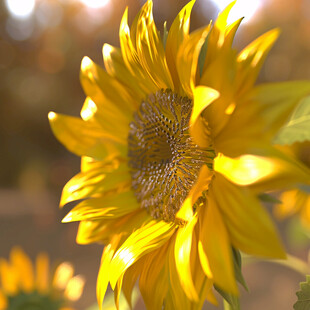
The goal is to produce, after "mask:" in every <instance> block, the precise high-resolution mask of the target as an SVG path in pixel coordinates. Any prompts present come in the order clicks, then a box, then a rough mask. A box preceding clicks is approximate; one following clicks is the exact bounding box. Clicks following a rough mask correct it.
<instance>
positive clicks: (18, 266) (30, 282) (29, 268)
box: [10, 247, 34, 292]
mask: <svg viewBox="0 0 310 310" xmlns="http://www.w3.org/2000/svg"><path fill="white" fill-rule="evenodd" d="M10 260H11V263H12V267H13V268H14V269H15V270H18V278H19V280H18V282H19V285H20V288H21V289H22V290H23V291H24V292H31V291H32V290H33V289H34V272H33V265H32V262H31V260H30V258H29V257H28V256H27V255H26V254H25V253H24V251H23V250H22V249H21V248H19V247H14V248H13V249H12V250H11V253H10Z"/></svg>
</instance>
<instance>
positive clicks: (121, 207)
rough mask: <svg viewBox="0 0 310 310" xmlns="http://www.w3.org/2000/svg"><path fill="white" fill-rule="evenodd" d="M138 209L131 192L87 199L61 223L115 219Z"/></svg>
mask: <svg viewBox="0 0 310 310" xmlns="http://www.w3.org/2000/svg"><path fill="white" fill-rule="evenodd" d="M138 208H139V204H138V202H137V198H136V197H135V195H134V194H133V192H132V191H125V192H121V193H118V194H116V195H112V196H111V195H109V196H107V197H101V198H93V199H87V200H84V201H82V202H81V203H79V204H78V205H77V206H76V207H74V208H73V209H72V210H71V211H70V212H69V213H68V214H67V215H66V216H65V218H64V219H63V220H62V222H63V223H67V222H74V221H82V220H89V219H92V220H96V219H105V218H106V219H109V218H117V217H121V216H123V215H126V214H128V213H131V212H133V211H135V210H136V209H138Z"/></svg>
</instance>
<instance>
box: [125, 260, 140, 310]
mask: <svg viewBox="0 0 310 310" xmlns="http://www.w3.org/2000/svg"><path fill="white" fill-rule="evenodd" d="M142 268H143V258H142V259H140V260H138V261H137V262H136V263H134V264H133V265H132V266H131V267H129V268H128V269H127V271H126V272H125V274H124V278H123V287H122V289H123V292H124V296H125V298H126V300H127V303H128V305H129V307H130V309H132V308H133V307H132V291H133V288H134V286H135V283H136V281H137V279H138V276H139V275H140V274H141V270H142Z"/></svg>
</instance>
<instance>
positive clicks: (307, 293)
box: [293, 275, 310, 310]
mask: <svg viewBox="0 0 310 310" xmlns="http://www.w3.org/2000/svg"><path fill="white" fill-rule="evenodd" d="M300 289H301V290H300V291H298V292H297V293H296V295H297V297H298V301H297V302H296V303H295V304H294V306H293V307H294V309H295V310H309V309H310V275H308V276H306V282H301V283H300Z"/></svg>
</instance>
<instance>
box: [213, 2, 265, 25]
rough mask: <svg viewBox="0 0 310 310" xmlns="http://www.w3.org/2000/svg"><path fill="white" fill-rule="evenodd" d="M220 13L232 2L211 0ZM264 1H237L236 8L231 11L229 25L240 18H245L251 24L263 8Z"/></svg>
mask: <svg viewBox="0 0 310 310" xmlns="http://www.w3.org/2000/svg"><path fill="white" fill-rule="evenodd" d="M211 1H212V2H213V3H214V4H215V5H216V6H217V7H218V9H219V10H220V11H222V10H223V9H224V8H225V7H226V6H227V5H228V4H229V3H231V0H211ZM262 2H263V1H262V0H251V1H249V0H237V1H236V4H235V6H234V7H233V8H232V10H231V11H230V14H229V17H228V23H231V22H233V21H235V20H236V19H238V18H240V17H244V20H243V23H244V22H249V21H250V20H251V19H252V18H253V17H254V15H255V14H256V12H257V11H258V10H259V9H260V7H261V6H262Z"/></svg>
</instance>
